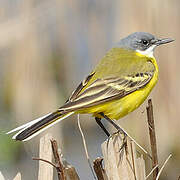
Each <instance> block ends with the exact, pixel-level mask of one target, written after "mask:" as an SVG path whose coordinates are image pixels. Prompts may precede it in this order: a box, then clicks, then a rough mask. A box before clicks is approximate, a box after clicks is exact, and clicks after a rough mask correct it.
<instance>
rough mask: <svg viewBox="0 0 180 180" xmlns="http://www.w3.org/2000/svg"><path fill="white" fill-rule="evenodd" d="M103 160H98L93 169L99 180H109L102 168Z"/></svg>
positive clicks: (95, 161)
mask: <svg viewBox="0 0 180 180" xmlns="http://www.w3.org/2000/svg"><path fill="white" fill-rule="evenodd" d="M102 161H103V158H100V157H98V158H96V159H95V160H94V162H93V168H94V171H95V173H96V176H97V178H98V180H107V175H106V172H105V170H104V168H103V166H102Z"/></svg>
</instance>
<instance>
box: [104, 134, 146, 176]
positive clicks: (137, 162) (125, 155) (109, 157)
mask: <svg viewBox="0 0 180 180" xmlns="http://www.w3.org/2000/svg"><path fill="white" fill-rule="evenodd" d="M102 153H103V156H104V166H105V167H104V168H105V172H106V175H107V177H108V180H145V178H146V176H145V162H144V159H143V156H142V155H141V156H140V157H137V154H136V148H135V144H134V142H133V141H131V140H130V139H129V138H128V137H127V138H126V142H125V144H124V141H123V138H122V134H120V133H116V134H114V135H113V136H112V137H111V138H110V139H108V140H106V141H105V142H104V143H103V144H102Z"/></svg>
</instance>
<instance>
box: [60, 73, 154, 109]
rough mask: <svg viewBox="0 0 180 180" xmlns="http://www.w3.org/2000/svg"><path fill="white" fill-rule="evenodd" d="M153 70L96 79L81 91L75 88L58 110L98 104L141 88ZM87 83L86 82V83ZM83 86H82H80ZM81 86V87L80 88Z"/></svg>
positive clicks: (151, 75)
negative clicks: (119, 76) (120, 76)
mask: <svg viewBox="0 0 180 180" xmlns="http://www.w3.org/2000/svg"><path fill="white" fill-rule="evenodd" d="M153 74H154V73H153V72H148V73H147V72H146V73H138V74H135V75H129V76H125V77H122V78H118V77H112V78H105V79H97V80H96V81H94V82H93V83H92V84H90V85H89V86H88V87H87V88H86V89H85V90H84V91H83V92H81V93H77V92H80V90H76V91H75V92H74V93H73V95H72V96H71V98H70V99H69V101H68V102H67V103H66V104H65V105H64V106H62V107H61V108H60V109H59V110H60V111H75V110H80V109H81V108H88V107H91V106H94V105H99V104H101V103H105V102H108V101H111V100H114V99H120V98H123V97H124V96H126V95H128V94H130V93H132V92H134V91H136V90H138V89H140V88H143V87H144V86H145V85H146V84H148V83H149V81H150V80H151V79H152V77H153ZM86 84H87V83H86ZM81 87H83V86H81ZM82 89H83V88H81V90H82Z"/></svg>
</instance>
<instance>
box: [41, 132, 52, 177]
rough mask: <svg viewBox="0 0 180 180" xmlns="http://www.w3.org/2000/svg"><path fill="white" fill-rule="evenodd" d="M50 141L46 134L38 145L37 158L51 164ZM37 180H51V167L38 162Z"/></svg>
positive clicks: (48, 135) (49, 136) (50, 137)
mask: <svg viewBox="0 0 180 180" xmlns="http://www.w3.org/2000/svg"><path fill="white" fill-rule="evenodd" d="M51 139H52V136H51V135H50V134H46V135H45V136H43V137H42V138H41V139H40V145H39V158H41V159H45V160H47V161H49V162H52V148H51V142H50V140H51ZM38 180H53V166H51V165H49V164H48V163H45V162H43V161H39V172H38Z"/></svg>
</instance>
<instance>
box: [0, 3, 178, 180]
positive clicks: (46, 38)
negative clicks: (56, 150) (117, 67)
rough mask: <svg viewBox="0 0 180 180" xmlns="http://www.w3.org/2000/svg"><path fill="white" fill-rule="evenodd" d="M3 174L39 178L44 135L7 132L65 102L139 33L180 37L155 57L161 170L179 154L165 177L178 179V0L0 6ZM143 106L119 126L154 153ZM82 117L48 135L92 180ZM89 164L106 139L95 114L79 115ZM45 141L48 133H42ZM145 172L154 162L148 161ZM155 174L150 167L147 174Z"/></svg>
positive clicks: (0, 154)
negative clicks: (24, 137)
mask: <svg viewBox="0 0 180 180" xmlns="http://www.w3.org/2000/svg"><path fill="white" fill-rule="evenodd" d="M0 4H1V5H0V171H2V173H3V174H4V175H5V177H6V179H12V177H14V176H15V174H16V173H17V172H18V171H20V172H22V175H23V179H25V180H32V179H36V178H37V166H38V163H37V162H35V161H32V156H36V157H37V156H38V142H39V138H40V136H38V137H36V138H35V139H33V140H31V141H30V142H27V143H19V142H14V141H12V140H11V139H10V136H7V135H5V132H6V131H8V130H10V129H11V128H15V127H16V126H18V125H21V124H23V123H25V122H28V121H29V120H32V119H34V118H37V117H40V116H41V115H44V114H46V113H48V112H50V111H52V110H55V109H56V108H57V107H59V106H60V105H62V104H63V102H64V101H65V100H66V98H68V95H69V94H70V93H71V92H72V91H73V89H74V88H75V87H76V86H77V85H78V83H79V82H80V81H81V80H82V79H83V78H84V77H85V76H86V75H87V74H88V73H89V72H90V71H91V69H92V68H93V66H94V65H95V64H96V63H97V62H98V61H99V60H100V59H101V57H102V56H103V55H104V54H105V52H106V51H107V50H108V49H109V48H110V47H111V45H112V44H113V43H115V42H117V41H119V40H120V39H121V38H122V37H124V36H126V35H128V34H130V33H132V32H135V31H145V32H150V33H152V34H154V35H156V36H158V37H171V38H174V39H176V41H175V42H174V43H172V44H168V45H166V46H162V47H160V48H158V49H157V50H156V52H155V56H156V58H157V59H158V64H159V68H160V78H159V82H158V84H157V86H156V87H155V89H154V90H153V92H152V93H151V97H152V98H153V104H154V114H155V120H156V132H157V141H158V142H157V143H158V154H159V161H160V164H162V163H163V162H164V160H165V159H166V158H167V156H168V155H169V154H170V153H172V154H173V156H172V158H171V160H170V161H169V162H168V164H167V166H166V167H165V169H164V171H163V173H162V176H161V179H163V180H169V179H177V178H178V176H179V175H180V133H179V128H180V121H179V115H178V113H179V106H180V70H179V67H180V61H179V54H178V51H179V48H180V41H179V40H180V35H179V33H180V30H179V29H180V1H178V0H171V1H170V0H151V1H139V0H114V1H109V0H104V1H98V0H86V1H85V0H74V1H67V0H51V1H48V0H29V1H20V0H13V1H11V0H6V1H2V0H1V1H0ZM146 104H147V102H145V103H144V104H143V105H142V106H141V107H140V108H139V109H138V110H136V111H135V112H133V113H131V114H130V115H128V116H127V117H125V118H123V119H122V120H120V121H119V123H120V124H121V125H122V126H123V127H124V128H125V129H126V130H127V131H128V132H129V133H130V134H131V135H132V136H133V137H134V138H135V139H136V140H137V141H138V142H139V143H140V144H141V145H143V146H144V147H145V148H146V149H147V150H149V151H150V147H149V137H148V129H147V123H146V112H145V107H146ZM76 119H77V117H76V116H73V117H72V118H68V119H67V120H66V121H64V122H62V123H61V124H57V125H56V126H55V127H53V128H51V129H49V130H48V131H46V132H51V133H52V134H53V136H54V137H55V138H57V139H58V141H59V143H60V145H61V147H62V150H63V152H64V155H65V157H66V159H67V160H68V161H69V162H70V163H71V164H73V165H74V166H76V167H77V170H78V173H79V175H80V177H81V179H83V180H91V179H92V175H91V172H90V170H89V167H88V165H87V161H86V158H85V154H84V150H83V146H82V140H81V137H80V133H79V131H78V128H77V121H76ZM81 120H82V121H81V122H82V126H83V129H84V131H85V136H86V139H87V143H88V148H89V152H90V155H91V158H92V159H93V158H95V157H97V156H101V151H100V146H101V143H102V142H103V141H104V140H105V139H106V136H105V135H104V133H103V132H102V131H101V129H100V128H99V127H97V125H96V124H95V121H94V119H93V118H91V116H85V115H82V116H81ZM41 136H42V135H41ZM146 163H147V167H149V166H150V161H148V160H147V161H146ZM149 171H150V169H147V173H148V172H149Z"/></svg>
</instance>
